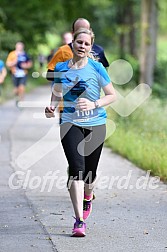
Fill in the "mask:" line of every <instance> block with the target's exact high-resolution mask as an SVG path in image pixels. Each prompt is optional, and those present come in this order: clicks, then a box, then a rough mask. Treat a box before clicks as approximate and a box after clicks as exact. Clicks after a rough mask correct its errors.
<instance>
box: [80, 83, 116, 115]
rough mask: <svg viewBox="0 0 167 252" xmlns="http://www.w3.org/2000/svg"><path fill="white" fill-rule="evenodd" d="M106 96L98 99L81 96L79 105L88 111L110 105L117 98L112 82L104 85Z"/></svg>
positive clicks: (81, 108)
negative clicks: (91, 99)
mask: <svg viewBox="0 0 167 252" xmlns="http://www.w3.org/2000/svg"><path fill="white" fill-rule="evenodd" d="M103 91H104V94H105V95H104V96H103V97H101V98H100V99H98V100H96V101H90V100H88V99H86V98H79V99H78V104H77V107H78V109H80V110H82V111H87V110H91V109H95V108H98V107H99V108H100V107H104V106H107V105H109V104H110V103H112V102H114V101H115V100H116V93H115V90H114V88H113V85H112V83H111V82H110V83H109V84H108V85H106V86H104V87H103Z"/></svg>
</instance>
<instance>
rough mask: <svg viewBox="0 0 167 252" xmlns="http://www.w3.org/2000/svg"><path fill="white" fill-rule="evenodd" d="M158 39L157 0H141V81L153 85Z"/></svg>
mask: <svg viewBox="0 0 167 252" xmlns="http://www.w3.org/2000/svg"><path fill="white" fill-rule="evenodd" d="M156 40H157V0H142V2H141V51H140V83H145V84H148V85H149V86H152V85H153V74H154V66H155V61H156Z"/></svg>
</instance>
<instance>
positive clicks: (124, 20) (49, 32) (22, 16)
mask: <svg viewBox="0 0 167 252" xmlns="http://www.w3.org/2000/svg"><path fill="white" fill-rule="evenodd" d="M140 5H141V1H138V0H85V1H81V2H78V0H71V1H67V0H56V1H55V0H48V1H45V0H36V1H33V0H29V1H24V2H23V1H22V0H13V1H12V2H11V1H9V0H1V1H0V58H2V59H3V60H5V59H6V56H7V54H8V52H9V51H11V50H13V49H14V46H15V43H16V42H17V41H19V40H22V41H23V42H24V43H25V46H26V51H27V52H28V53H29V54H30V55H32V57H33V58H34V59H36V58H37V55H38V54H39V53H41V51H42V53H43V54H44V55H47V54H48V53H49V52H50V49H56V48H57V47H58V46H59V45H60V43H61V38H60V34H62V33H63V32H64V31H66V30H71V26H72V23H73V21H74V20H75V19H77V18H78V17H84V18H87V19H88V20H89V21H90V23H91V26H92V28H93V30H94V32H95V35H96V38H95V41H96V43H97V44H101V45H102V46H103V47H104V48H105V51H106V52H107V57H108V58H109V62H110V63H111V62H112V61H113V59H114V58H115V59H118V58H124V59H126V60H128V61H129V62H130V63H131V65H132V67H133V71H134V77H133V80H132V82H133V83H136V84H138V80H139V62H138V57H139V54H140V52H139V48H140V16H141V6H140ZM158 10H159V13H158V14H159V18H158V21H159V34H164V33H166V30H167V23H166V16H167V1H166V0H159V1H158ZM132 39H134V41H133V42H134V44H132ZM164 43H165V45H164V47H165V48H166V47H167V46H166V38H164ZM132 45H133V47H134V48H133V50H132ZM159 53H160V54H161V55H165V53H164V52H162V53H161V52H160V50H158V57H157V58H158V63H157V65H156V69H155V82H156V83H159V80H160V78H162V82H163V83H165V80H166V78H167V77H166V75H165V74H164V73H163V68H164V67H166V63H165V60H163V62H160V61H161V60H162V59H160V61H159ZM161 86H162V84H161ZM164 88H165V84H164ZM160 89H161V87H158V88H157V87H156V91H155V93H157V94H160V93H161V92H159V91H157V90H160Z"/></svg>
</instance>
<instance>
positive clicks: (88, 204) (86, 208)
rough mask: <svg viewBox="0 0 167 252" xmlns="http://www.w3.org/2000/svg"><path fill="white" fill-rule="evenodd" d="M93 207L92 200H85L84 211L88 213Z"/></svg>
mask: <svg viewBox="0 0 167 252" xmlns="http://www.w3.org/2000/svg"><path fill="white" fill-rule="evenodd" d="M90 206H91V200H84V202H83V210H84V211H88V210H89V209H90Z"/></svg>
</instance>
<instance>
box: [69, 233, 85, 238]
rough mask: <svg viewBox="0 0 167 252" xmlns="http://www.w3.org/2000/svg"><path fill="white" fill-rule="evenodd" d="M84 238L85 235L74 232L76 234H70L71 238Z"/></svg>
mask: <svg viewBox="0 0 167 252" xmlns="http://www.w3.org/2000/svg"><path fill="white" fill-rule="evenodd" d="M85 236H86V234H85V233H78V232H76V233H73V234H72V237H85Z"/></svg>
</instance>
